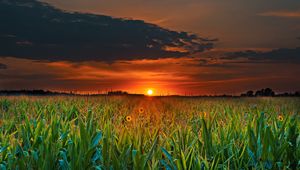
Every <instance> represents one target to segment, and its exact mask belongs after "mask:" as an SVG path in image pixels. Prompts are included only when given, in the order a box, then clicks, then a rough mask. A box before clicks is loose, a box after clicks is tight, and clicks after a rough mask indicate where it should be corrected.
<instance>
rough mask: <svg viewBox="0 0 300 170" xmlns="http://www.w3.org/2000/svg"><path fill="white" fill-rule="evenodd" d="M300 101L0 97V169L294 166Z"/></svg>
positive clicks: (299, 154)
mask: <svg viewBox="0 0 300 170" xmlns="http://www.w3.org/2000/svg"><path fill="white" fill-rule="evenodd" d="M299 103H300V99H299V98H263V97H262V98H183V97H142V96H102V97H101V96H98V97H79V96H73V97H72V96H64V97H63V96H52V97H41V96H40V97H26V96H18V97H12V96H11V97H0V113H1V114H0V116H1V121H0V169H46V170H47V169H49V170H50V169H51V170H52V169H138V170H140V169H178V170H181V169H248V168H250V169H252V168H253V169H297V168H298V169H299V168H300V161H299V160H300V159H299V158H300V147H299V140H300V137H299V129H300V125H299V119H300V118H299V112H300V107H299Z"/></svg>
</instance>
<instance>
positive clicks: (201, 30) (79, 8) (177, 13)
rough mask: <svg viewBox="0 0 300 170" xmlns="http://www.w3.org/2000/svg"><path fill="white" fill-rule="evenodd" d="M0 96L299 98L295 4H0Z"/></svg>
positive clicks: (165, 0) (163, 0)
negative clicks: (259, 92)
mask: <svg viewBox="0 0 300 170" xmlns="http://www.w3.org/2000/svg"><path fill="white" fill-rule="evenodd" d="M0 22H1V27H0V89H46V90H58V91H81V92H105V91H108V90H124V91H128V92H130V93H146V92H147V89H149V88H151V89H153V90H154V94H155V95H161V94H162V95H166V94H189V95H190V94H193V95H198V94H200V95H203V94H225V93H226V94H239V93H241V92H245V91H247V90H256V89H261V88H265V87H271V88H272V89H274V90H275V91H278V92H284V91H288V92H292V91H299V90H300V76H299V75H300V1H296V0H284V1H279V0H276V1H274V0H265V1H262V0H247V1H240V0H226V1H221V0H214V1H212V0H126V1H120V0H118V1H117V0H88V1H86V0H43V1H35V0H26V1H24V0H0Z"/></svg>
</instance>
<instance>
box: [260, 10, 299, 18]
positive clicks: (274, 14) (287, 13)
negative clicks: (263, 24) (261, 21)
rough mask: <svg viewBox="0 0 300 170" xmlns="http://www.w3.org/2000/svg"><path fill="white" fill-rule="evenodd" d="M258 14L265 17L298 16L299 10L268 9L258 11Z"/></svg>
mask: <svg viewBox="0 0 300 170" xmlns="http://www.w3.org/2000/svg"><path fill="white" fill-rule="evenodd" d="M258 15H260V16H266V17H281V18H300V11H268V12H262V13H259V14H258Z"/></svg>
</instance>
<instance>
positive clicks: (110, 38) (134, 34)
mask: <svg viewBox="0 0 300 170" xmlns="http://www.w3.org/2000/svg"><path fill="white" fill-rule="evenodd" d="M0 23H1V27H0V56H13V57H18V58H27V59H33V60H48V61H62V60H64V61H75V62H76V61H89V60H95V61H106V62H113V61H115V60H132V59H142V58H148V59H157V58H165V57H180V56H184V55H187V54H191V53H195V52H202V51H205V50H207V49H210V48H212V47H213V42H214V41H216V40H209V39H205V38H201V37H199V36H197V35H195V34H189V33H187V32H176V31H171V30H168V29H164V28H161V27H159V26H157V25H154V24H149V23H145V22H144V21H141V20H127V19H120V18H112V17H109V16H104V15H93V14H83V13H70V12H65V11H62V10H59V9H56V8H54V7H52V6H49V5H48V4H45V3H42V2H39V1H35V0H26V1H23V0H0ZM168 47H169V48H168ZM167 49H179V50H172V51H171V50H167Z"/></svg>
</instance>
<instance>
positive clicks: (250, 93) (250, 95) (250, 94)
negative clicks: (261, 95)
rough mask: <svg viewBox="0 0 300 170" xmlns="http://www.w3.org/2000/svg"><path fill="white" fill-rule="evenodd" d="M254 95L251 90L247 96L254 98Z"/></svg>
mask: <svg viewBox="0 0 300 170" xmlns="http://www.w3.org/2000/svg"><path fill="white" fill-rule="evenodd" d="M253 93H254V92H253V91H252V90H249V91H247V93H246V96H248V97H253V96H254V95H253Z"/></svg>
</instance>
